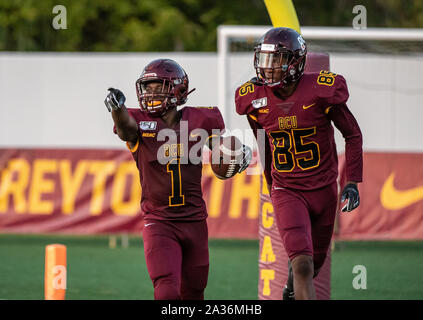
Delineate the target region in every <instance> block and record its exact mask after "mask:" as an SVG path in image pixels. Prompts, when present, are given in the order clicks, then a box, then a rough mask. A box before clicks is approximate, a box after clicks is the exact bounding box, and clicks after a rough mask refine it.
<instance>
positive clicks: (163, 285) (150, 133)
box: [104, 59, 251, 300]
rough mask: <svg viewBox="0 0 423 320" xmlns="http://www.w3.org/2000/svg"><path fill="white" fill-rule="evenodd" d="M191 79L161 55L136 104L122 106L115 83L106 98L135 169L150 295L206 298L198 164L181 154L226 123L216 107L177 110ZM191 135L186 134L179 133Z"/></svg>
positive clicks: (140, 84)
mask: <svg viewBox="0 0 423 320" xmlns="http://www.w3.org/2000/svg"><path fill="white" fill-rule="evenodd" d="M188 84H189V83H188V76H187V74H186V73H185V71H184V69H182V67H181V66H180V65H179V64H177V63H176V62H175V61H173V60H170V59H158V60H154V61H152V62H150V63H149V64H148V65H147V66H146V67H145V68H144V70H143V71H142V73H141V76H140V78H139V79H138V80H137V81H136V92H137V96H138V101H139V105H140V108H133V109H127V108H126V107H125V105H124V103H125V96H124V94H123V93H122V92H121V91H120V90H118V89H113V88H110V89H109V91H110V92H109V94H108V95H107V97H106V100H105V101H104V102H105V104H106V107H107V109H108V110H109V111H110V112H111V114H112V118H113V121H114V124H115V127H114V132H115V133H116V134H117V135H118V136H119V138H121V139H122V140H123V141H126V143H127V146H128V148H129V149H130V151H131V153H132V156H133V158H134V160H135V162H136V165H137V168H138V170H139V176H140V183H141V187H142V196H141V212H142V213H143V217H144V228H143V241H144V254H145V259H146V263H147V269H148V273H149V275H150V278H151V280H152V282H153V285H154V298H155V299H166V300H177V299H184V300H187V299H189V300H198V299H204V289H205V288H206V284H207V278H208V271H209V251H208V229H207V223H206V218H207V210H206V205H205V203H204V200H203V195H202V188H201V171H202V163H201V160H200V161H199V162H196V163H193V162H192V161H191V158H190V161H182V160H181V159H183V160H185V158H184V156H186V155H188V154H190V151H191V150H192V148H193V147H194V146H195V145H197V144H201V145H200V146H201V148H198V146H196V147H197V148H196V149H195V150H202V146H203V145H207V146H208V147H209V148H210V149H212V148H213V146H215V145H219V146H220V143H219V144H218V143H217V142H220V137H219V136H218V137H214V138H211V137H212V136H213V134H214V133H215V132H216V131H218V132H222V130H223V129H224V127H225V125H224V122H223V119H222V115H221V114H220V111H219V109H218V108H217V107H207V108H195V107H183V108H182V109H180V110H177V107H178V106H181V105H183V104H185V103H186V101H187V96H188V94H189V93H190V92H192V90H191V91H189V90H188ZM183 124H184V125H183ZM185 125H186V126H185ZM184 130H186V131H188V132H185V133H184V132H183V131H184ZM194 130H195V132H198V130H200V131H201V130H202V132H204V133H205V137H202V136H203V135H202V134H201V135H199V134H193V131H194ZM163 131H172V132H173V133H174V136H175V141H173V143H169V141H170V139H169V140H166V141H165V142H164V141H162V140H160V139H159V138H158V137H159V135H160V133H161V132H163ZM188 135H189V136H190V139H189V140H187V139H184V138H183V136H185V137H186V136H188ZM203 138H204V139H203ZM243 150H244V149H243ZM250 154H251V153H250V152H249V153H246V156H245V157H240V160H239V161H240V169H239V172H241V171H243V170H244V169H245V168H246V167H247V166H248V164H249V161H250V156H249V155H250ZM161 157H162V158H164V159H165V160H166V159H167V160H166V161H163V159H162V158H161ZM199 159H201V156H200V157H199Z"/></svg>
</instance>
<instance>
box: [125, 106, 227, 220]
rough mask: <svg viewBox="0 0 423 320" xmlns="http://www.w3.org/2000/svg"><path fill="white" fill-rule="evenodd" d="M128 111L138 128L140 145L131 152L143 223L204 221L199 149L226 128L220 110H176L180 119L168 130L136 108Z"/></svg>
mask: <svg viewBox="0 0 423 320" xmlns="http://www.w3.org/2000/svg"><path fill="white" fill-rule="evenodd" d="M128 112H129V114H130V115H131V116H132V117H133V118H134V119H135V120H136V122H137V124H138V129H139V130H138V141H139V143H138V145H137V146H135V147H134V148H133V149H132V150H131V152H132V156H133V158H134V160H135V162H136V164H137V167H138V170H139V176H140V182H141V187H142V196H141V211H142V213H143V215H144V218H145V219H156V220H173V221H179V220H203V219H205V218H206V217H207V211H206V205H205V202H204V200H203V193H202V189H201V171H202V162H201V160H202V156H201V154H202V152H201V150H202V146H203V145H204V144H205V143H206V142H207V141H208V137H210V136H212V134H215V133H216V132H217V131H220V130H222V129H224V127H225V125H224V122H223V119H222V115H221V113H220V111H219V109H218V108H217V107H184V108H182V109H181V110H179V112H180V113H181V120H180V122H179V123H178V124H177V125H176V127H175V128H173V129H172V131H169V130H170V129H169V128H168V127H167V125H166V123H165V122H164V121H163V120H162V119H161V118H153V117H151V116H150V115H149V114H148V113H146V112H143V111H141V110H140V109H138V108H137V109H128ZM201 129H202V130H201ZM160 140H161V141H160Z"/></svg>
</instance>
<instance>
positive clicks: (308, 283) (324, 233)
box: [235, 28, 363, 299]
mask: <svg viewBox="0 0 423 320" xmlns="http://www.w3.org/2000/svg"><path fill="white" fill-rule="evenodd" d="M306 54H307V46H306V43H305V41H304V39H303V38H302V37H301V35H300V34H298V33H297V32H296V31H295V30H292V29H289V28H272V29H270V30H269V31H268V32H267V33H266V34H265V35H264V36H263V37H262V38H261V39H260V41H259V44H258V45H257V46H256V48H255V52H254V67H255V69H256V74H257V77H255V78H253V79H251V80H250V81H248V82H247V83H245V84H244V85H242V86H241V87H239V88H238V89H237V90H236V93H235V103H236V110H237V112H238V113H239V114H241V115H247V118H248V121H249V123H250V126H251V128H252V129H253V131H254V132H255V134H256V136H257V130H259V129H264V130H265V132H266V137H267V139H266V141H265V143H266V147H265V150H266V151H265V154H264V155H263V154H262V155H261V157H262V160H263V162H264V164H265V168H264V174H265V177H266V181H267V184H268V188H269V192H270V196H271V200H272V204H273V207H274V212H275V217H276V222H277V227H278V230H279V233H280V236H281V239H282V242H283V245H284V247H285V250H286V251H287V254H288V257H289V262H290V263H289V269H290V270H289V277H288V281H287V284H286V286H285V288H284V294H283V298H284V299H289V298H291V299H292V298H294V297H295V299H315V298H316V293H315V289H314V286H313V281H312V280H313V277H315V276H316V275H317V274H318V272H319V270H320V268H321V267H322V265H323V263H324V261H325V258H326V254H327V251H328V248H329V245H330V241H331V237H332V233H333V226H334V221H335V213H336V208H337V199H338V193H337V182H336V180H337V176H338V158H337V152H336V145H335V140H334V129H333V126H332V123H333V124H334V125H335V127H336V128H337V129H338V130H339V131H340V132H341V133H342V135H343V137H344V139H345V157H346V174H347V180H348V182H347V184H346V185H345V186H343V191H342V198H341V201H342V202H344V201H345V200H347V203H346V204H345V205H344V206H343V209H342V211H351V210H353V209H355V208H356V207H357V206H358V205H359V193H358V188H357V183H358V182H361V181H362V170H363V169H362V167H363V160H362V135H361V131H360V128H359V126H358V124H357V121H356V120H355V118H354V116H353V115H352V114H351V112H350V111H349V109H348V108H347V105H346V102H347V99H348V95H349V94H348V89H347V84H346V82H345V79H344V78H343V77H342V76H341V75H339V74H335V73H332V72H329V71H321V72H320V73H304V67H305V62H306ZM263 157H264V159H263Z"/></svg>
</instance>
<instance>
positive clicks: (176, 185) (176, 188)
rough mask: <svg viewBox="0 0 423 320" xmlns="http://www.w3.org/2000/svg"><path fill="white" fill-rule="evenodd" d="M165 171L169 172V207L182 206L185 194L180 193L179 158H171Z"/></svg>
mask: <svg viewBox="0 0 423 320" xmlns="http://www.w3.org/2000/svg"><path fill="white" fill-rule="evenodd" d="M167 172H169V173H170V178H171V184H172V195H171V196H169V207H176V206H183V205H184V204H185V196H184V195H183V194H182V183H181V159H179V158H178V159H172V160H170V161H169V163H168V164H167Z"/></svg>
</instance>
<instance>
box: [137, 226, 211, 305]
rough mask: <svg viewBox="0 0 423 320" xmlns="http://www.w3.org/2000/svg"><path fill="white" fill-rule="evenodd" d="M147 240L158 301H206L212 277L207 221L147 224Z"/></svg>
mask: <svg viewBox="0 0 423 320" xmlns="http://www.w3.org/2000/svg"><path fill="white" fill-rule="evenodd" d="M143 240H144V254H145V260H146V263H147V270H148V273H149V275H150V278H151V280H152V282H153V285H154V299H156V300H179V299H183V300H202V299H204V289H205V288H206V285H207V278H208V273H209V249H208V229H207V222H206V220H203V221H193V222H171V221H157V220H154V221H153V220H151V221H146V222H145V225H144V229H143Z"/></svg>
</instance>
